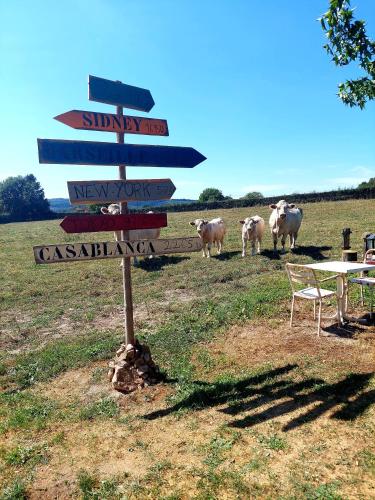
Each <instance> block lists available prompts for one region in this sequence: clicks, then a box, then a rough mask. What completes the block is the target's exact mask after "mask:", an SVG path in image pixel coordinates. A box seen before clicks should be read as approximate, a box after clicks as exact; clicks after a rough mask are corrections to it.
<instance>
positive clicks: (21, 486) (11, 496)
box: [0, 479, 27, 500]
mask: <svg viewBox="0 0 375 500" xmlns="http://www.w3.org/2000/svg"><path fill="white" fill-rule="evenodd" d="M26 499H27V494H26V486H25V483H24V482H23V481H21V480H19V479H16V480H15V481H14V482H13V483H12V484H10V485H9V486H7V487H6V488H4V490H3V492H2V493H0V500H26Z"/></svg>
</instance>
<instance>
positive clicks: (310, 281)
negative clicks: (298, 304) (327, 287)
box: [286, 262, 321, 298]
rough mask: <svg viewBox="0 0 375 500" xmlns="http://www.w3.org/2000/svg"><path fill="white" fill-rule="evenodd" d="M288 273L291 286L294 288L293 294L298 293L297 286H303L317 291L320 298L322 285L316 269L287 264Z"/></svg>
mask: <svg viewBox="0 0 375 500" xmlns="http://www.w3.org/2000/svg"><path fill="white" fill-rule="evenodd" d="M286 271H287V273H288V278H289V281H290V285H291V287H292V290H293V293H294V292H297V291H298V287H297V286H296V284H299V285H303V286H312V287H314V288H316V289H317V293H318V297H319V298H321V295H320V283H319V280H318V279H317V278H316V275H315V271H314V269H310V268H308V267H306V266H303V265H301V264H290V263H289V262H288V263H287V264H286Z"/></svg>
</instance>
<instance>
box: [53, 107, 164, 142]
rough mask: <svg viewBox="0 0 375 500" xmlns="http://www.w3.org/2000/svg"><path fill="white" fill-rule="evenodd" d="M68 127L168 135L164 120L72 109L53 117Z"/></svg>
mask: <svg viewBox="0 0 375 500" xmlns="http://www.w3.org/2000/svg"><path fill="white" fill-rule="evenodd" d="M55 120H58V121H59V122H61V123H64V124H65V125H68V126H69V127H72V128H75V129H79V130H99V131H101V132H126V133H127V134H142V135H163V136H166V135H169V132H168V124H167V121H166V120H158V119H156V118H143V117H141V116H117V115H113V114H111V113H94V112H92V111H80V110H78V109H73V110H72V111H67V112H66V113H63V114H61V115H58V116H55Z"/></svg>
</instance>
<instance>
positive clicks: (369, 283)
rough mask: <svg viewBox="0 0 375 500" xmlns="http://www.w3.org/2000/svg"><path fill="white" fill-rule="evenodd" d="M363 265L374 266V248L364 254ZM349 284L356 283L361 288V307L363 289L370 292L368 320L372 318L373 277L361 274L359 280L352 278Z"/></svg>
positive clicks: (362, 303)
mask: <svg viewBox="0 0 375 500" xmlns="http://www.w3.org/2000/svg"><path fill="white" fill-rule="evenodd" d="M363 262H364V264H375V248H370V249H369V250H367V252H366V253H365V256H364V259H363ZM350 283H356V284H358V285H360V286H361V305H362V306H364V293H363V289H364V287H368V289H369V292H370V319H372V317H373V309H374V307H373V303H374V287H375V277H373V276H368V275H367V273H363V272H362V273H361V275H360V277H359V278H352V279H351V280H350Z"/></svg>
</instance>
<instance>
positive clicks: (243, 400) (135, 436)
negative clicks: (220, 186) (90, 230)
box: [0, 200, 375, 499]
mask: <svg viewBox="0 0 375 500" xmlns="http://www.w3.org/2000/svg"><path fill="white" fill-rule="evenodd" d="M300 206H302V207H303V210H304V220H303V223H302V228H301V231H300V234H299V239H298V241H297V244H299V246H298V248H297V249H296V251H295V252H293V253H291V252H290V251H289V250H288V252H287V254H286V255H283V256H277V257H276V258H275V256H274V255H273V253H272V248H273V245H272V241H271V236H270V233H269V230H268V225H267V230H266V235H265V240H264V243H263V252H262V255H259V256H255V257H251V256H250V255H249V256H248V257H246V258H244V259H243V258H242V257H241V225H240V224H239V223H238V221H239V220H240V219H242V218H244V217H246V216H249V215H255V214H258V215H261V216H262V217H264V218H265V219H266V222H268V218H269V213H270V210H269V209H268V208H267V207H253V208H250V209H248V208H244V209H228V210H213V211H206V212H190V213H187V212H184V213H171V214H168V222H169V226H168V228H166V229H163V230H162V236H163V237H177V236H187V235H194V234H195V230H194V228H192V227H191V226H189V221H190V220H193V219H195V218H196V217H201V216H203V217H205V218H213V217H217V216H222V217H223V218H224V220H225V222H226V224H227V227H228V234H227V238H226V240H225V243H224V252H223V255H221V256H218V257H217V256H216V255H215V254H216V252H215V250H214V251H213V252H212V253H213V257H212V258H211V259H204V258H202V256H201V254H200V253H196V254H185V255H172V256H169V257H168V256H165V257H156V258H155V259H153V260H147V261H142V263H141V266H140V267H139V268H135V269H134V270H133V273H132V276H133V294H134V303H135V326H136V334H137V335H138V336H140V337H141V338H142V340H143V341H146V342H147V343H148V344H149V345H150V347H151V350H152V353H153V357H154V358H155V361H156V362H157V363H158V364H159V366H160V368H161V369H162V370H163V371H164V373H165V374H166V376H167V382H165V383H163V384H159V385H157V386H154V387H152V388H148V389H145V390H143V391H139V392H137V393H135V394H132V395H130V396H123V395H120V394H117V393H114V392H113V391H111V389H110V387H109V385H108V384H107V382H106V366H107V363H108V361H107V360H108V359H109V358H111V357H112V356H113V354H114V352H115V351H116V349H117V347H118V345H119V343H120V342H121V339H122V335H123V327H122V277H121V271H120V267H119V264H120V261H119V260H117V259H113V260H109V261H90V262H83V263H70V264H56V265H49V266H48V265H46V266H37V265H36V264H34V260H33V253H32V246H33V245H39V244H51V243H62V242H67V241H99V240H101V241H106V240H110V239H112V234H111V233H101V234H83V235H79V236H75V235H74V236H71V235H65V234H64V233H63V232H62V230H61V229H60V227H59V222H58V221H43V222H29V223H15V224H7V225H0V259H1V278H2V286H1V290H0V311H1V317H0V329H1V336H0V385H1V386H2V392H1V393H0V488H3V491H4V492H3V496H0V499H1V498H23V497H22V496H19V497H17V496H15V495H16V493H17V492H19V494H20V495H21V494H22V492H26V493H25V494H27V495H29V497H31V498H41V497H43V498H56V497H57V496H58V498H100V499H102V498H108V499H112V498H139V499H144V498H159V499H167V498H168V499H185V498H199V499H216V498H218V499H219V498H220V499H221V498H272V499H273V498H280V499H287V498H288V499H299V498H301V499H302V498H308V499H339V498H363V499H367V498H375V420H374V416H375V412H374V405H373V403H374V402H375V376H374V373H375V328H373V327H368V328H364V327H360V326H358V325H357V326H355V325H350V326H348V327H346V328H340V329H338V328H336V327H334V326H332V325H329V323H326V326H327V327H328V328H327V329H326V335H328V334H330V335H329V336H322V337H321V338H319V339H318V338H317V337H316V325H315V323H314V322H313V320H312V317H311V311H310V310H308V309H307V307H306V305H300V307H299V309H298V312H297V314H299V316H297V323H298V318H299V321H300V323H299V326H296V327H295V328H293V329H292V330H290V329H289V326H288V318H289V311H290V309H289V307H290V287H289V283H288V281H287V278H286V274H285V270H284V267H285V262H298V263H304V262H311V261H313V260H321V259H340V258H341V241H342V238H341V231H342V229H343V228H344V227H350V228H351V230H352V232H353V234H352V235H351V242H352V249H355V250H358V251H359V253H360V257H362V253H361V252H362V239H361V236H362V233H363V232H365V231H371V232H375V217H374V201H373V200H355V201H344V202H326V203H313V204H305V205H300ZM288 243H289V242H288ZM287 248H289V247H288V246H287ZM351 299H352V303H353V304H354V305H355V306H356V301H357V299H358V291H357V290H356V289H354V287H353V290H352V293H351ZM333 307H334V304H331V306H330V308H333ZM0 491H1V489H0ZM0 495H1V494H0ZM12 495H13V496H12Z"/></svg>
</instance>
